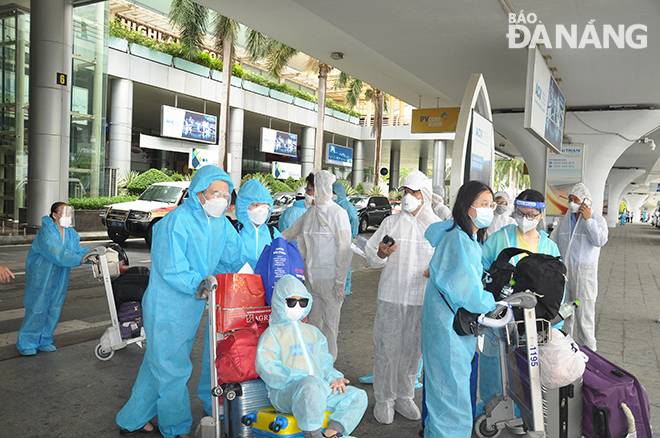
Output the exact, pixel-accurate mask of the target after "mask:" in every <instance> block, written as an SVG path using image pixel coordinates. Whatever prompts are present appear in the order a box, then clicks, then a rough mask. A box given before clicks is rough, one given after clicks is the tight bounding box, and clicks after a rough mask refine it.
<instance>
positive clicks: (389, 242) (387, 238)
mask: <svg viewBox="0 0 660 438" xmlns="http://www.w3.org/2000/svg"><path fill="white" fill-rule="evenodd" d="M383 243H384V244H385V245H389V246H392V245H394V244H395V243H396V241H395V240H394V239H392V238H391V237H390V236H388V235H387V234H386V235H385V236H384V237H383Z"/></svg>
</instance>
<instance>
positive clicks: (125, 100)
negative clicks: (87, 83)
mask: <svg viewBox="0 0 660 438" xmlns="http://www.w3.org/2000/svg"><path fill="white" fill-rule="evenodd" d="M132 129H133V81H131V80H129V79H113V80H112V100H111V103H110V159H109V161H108V165H109V167H116V168H117V169H118V170H117V175H124V174H127V173H128V172H130V171H131V132H132Z"/></svg>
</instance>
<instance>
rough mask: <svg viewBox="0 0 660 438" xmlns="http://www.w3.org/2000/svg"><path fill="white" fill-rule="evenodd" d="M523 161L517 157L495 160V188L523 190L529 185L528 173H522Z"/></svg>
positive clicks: (523, 168)
mask: <svg viewBox="0 0 660 438" xmlns="http://www.w3.org/2000/svg"><path fill="white" fill-rule="evenodd" d="M524 170H525V163H524V162H523V161H521V160H519V159H517V158H513V159H511V160H498V161H495V178H494V184H493V185H494V186H495V188H496V189H497V190H504V189H506V188H511V189H514V190H519V191H522V190H525V189H526V188H528V187H529V186H530V180H529V175H525V174H524Z"/></svg>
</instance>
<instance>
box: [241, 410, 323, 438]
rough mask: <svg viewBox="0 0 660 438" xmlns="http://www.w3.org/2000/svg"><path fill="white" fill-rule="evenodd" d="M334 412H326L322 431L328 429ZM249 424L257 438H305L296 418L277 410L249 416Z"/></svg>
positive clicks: (263, 411) (260, 411)
mask: <svg viewBox="0 0 660 438" xmlns="http://www.w3.org/2000/svg"><path fill="white" fill-rule="evenodd" d="M331 413H332V412H330V411H326V412H325V419H324V420H323V426H321V429H322V430H325V428H326V427H328V416H329V415H330V414H331ZM249 417H250V420H249V421H248V423H250V424H251V425H252V432H253V433H254V437H255V438H273V437H285V438H304V435H303V433H302V431H301V430H300V429H299V428H298V422H297V421H296V418H295V417H294V416H293V415H291V414H283V413H281V412H278V411H277V410H276V409H275V408H268V409H260V410H259V411H257V412H254V413H253V414H252V415H250V416H249Z"/></svg>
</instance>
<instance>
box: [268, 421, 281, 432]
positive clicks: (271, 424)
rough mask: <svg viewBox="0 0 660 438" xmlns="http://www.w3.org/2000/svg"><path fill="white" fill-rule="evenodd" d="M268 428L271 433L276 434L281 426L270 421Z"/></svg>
mask: <svg viewBox="0 0 660 438" xmlns="http://www.w3.org/2000/svg"><path fill="white" fill-rule="evenodd" d="M268 428H269V429H270V430H272V431H273V432H275V433H277V432H279V431H280V429H281V428H282V426H280V424H279V423H278V422H277V421H271V422H270V424H269V425H268Z"/></svg>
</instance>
